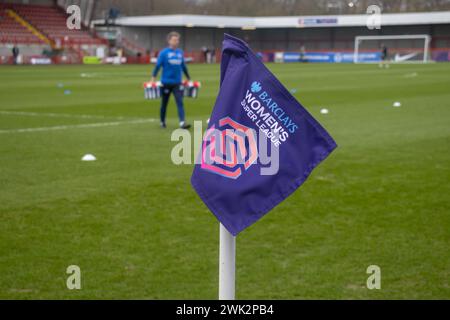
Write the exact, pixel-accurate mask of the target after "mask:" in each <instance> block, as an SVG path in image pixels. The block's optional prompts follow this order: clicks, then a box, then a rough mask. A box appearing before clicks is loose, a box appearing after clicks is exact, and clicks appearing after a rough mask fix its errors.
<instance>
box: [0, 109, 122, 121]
mask: <svg viewBox="0 0 450 320" xmlns="http://www.w3.org/2000/svg"><path fill="white" fill-rule="evenodd" d="M0 114H3V115H8V116H30V117H52V118H77V119H116V120H124V119H127V118H125V117H107V116H96V115H90V114H68V113H46V112H28V111H0Z"/></svg>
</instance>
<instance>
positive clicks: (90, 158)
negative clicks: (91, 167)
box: [81, 153, 97, 161]
mask: <svg viewBox="0 0 450 320" xmlns="http://www.w3.org/2000/svg"><path fill="white" fill-rule="evenodd" d="M95 160H97V158H96V157H95V156H94V155H93V154H90V153H88V154H85V155H84V156H83V158H81V161H95Z"/></svg>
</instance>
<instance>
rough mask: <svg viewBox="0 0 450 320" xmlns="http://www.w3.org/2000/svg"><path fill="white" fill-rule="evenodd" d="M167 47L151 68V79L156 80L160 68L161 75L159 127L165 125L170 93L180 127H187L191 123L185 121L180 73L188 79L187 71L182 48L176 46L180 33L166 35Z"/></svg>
mask: <svg viewBox="0 0 450 320" xmlns="http://www.w3.org/2000/svg"><path fill="white" fill-rule="evenodd" d="M167 43H168V45H169V46H168V47H167V48H165V49H163V50H162V51H161V52H160V53H159V56H158V61H157V62H156V67H155V69H154V70H153V74H152V81H155V80H156V76H157V75H158V72H159V69H161V68H162V76H161V84H162V87H161V110H160V119H161V127H162V128H165V127H166V111H167V104H168V103H169V98H170V94H173V95H174V97H175V101H176V103H177V109H178V117H179V119H180V128H182V129H189V128H190V127H191V125H189V124H187V123H186V121H185V114H184V105H183V87H182V84H181V83H182V73H184V74H185V76H186V78H187V79H188V80H190V76H189V72H188V70H187V67H186V64H185V62H184V56H183V50H181V49H179V48H178V45H179V43H180V34H179V33H178V32H170V33H169V34H168V35H167Z"/></svg>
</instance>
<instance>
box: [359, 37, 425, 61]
mask: <svg viewBox="0 0 450 320" xmlns="http://www.w3.org/2000/svg"><path fill="white" fill-rule="evenodd" d="M430 40H431V37H430V36H429V35H426V34H418V35H385V36H356V37H355V50H354V53H353V62H355V63H370V62H372V63H375V62H379V61H381V60H382V55H383V48H385V50H386V52H387V56H386V59H385V60H386V61H389V62H394V63H405V62H410V63H411V62H415V63H426V62H427V61H428V60H429V51H430Z"/></svg>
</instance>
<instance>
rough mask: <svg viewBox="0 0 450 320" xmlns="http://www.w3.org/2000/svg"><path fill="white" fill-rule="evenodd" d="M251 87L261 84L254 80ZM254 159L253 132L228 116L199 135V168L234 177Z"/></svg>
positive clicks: (251, 163)
mask: <svg viewBox="0 0 450 320" xmlns="http://www.w3.org/2000/svg"><path fill="white" fill-rule="evenodd" d="M253 89H254V90H258V91H259V90H261V86H260V85H259V84H258V83H257V82H254V83H253V84H252V90H253ZM257 158H258V148H257V135H256V131H255V130H254V129H252V128H249V127H247V126H244V125H242V124H240V123H238V122H236V121H234V120H233V119H231V118H230V117H225V118H222V119H220V120H219V126H218V128H216V127H215V125H213V126H212V127H211V128H209V129H208V131H207V132H206V134H205V137H204V138H203V145H202V159H201V168H202V169H204V170H207V171H210V172H212V173H215V174H218V175H221V176H223V177H226V178H230V179H237V178H239V177H240V176H241V175H242V173H243V171H245V170H248V169H249V168H250V167H251V166H252V165H253V164H254V163H255V162H256V160H257Z"/></svg>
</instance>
